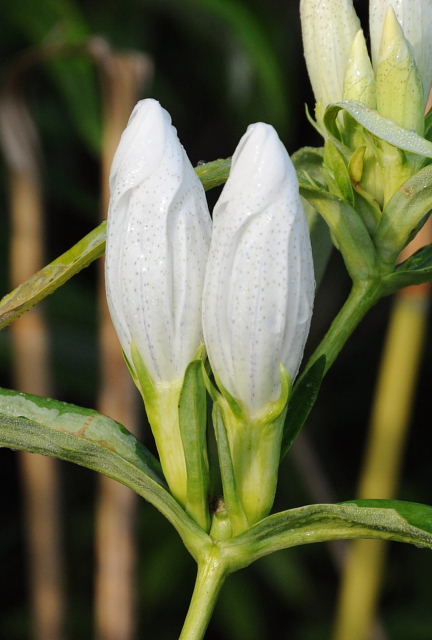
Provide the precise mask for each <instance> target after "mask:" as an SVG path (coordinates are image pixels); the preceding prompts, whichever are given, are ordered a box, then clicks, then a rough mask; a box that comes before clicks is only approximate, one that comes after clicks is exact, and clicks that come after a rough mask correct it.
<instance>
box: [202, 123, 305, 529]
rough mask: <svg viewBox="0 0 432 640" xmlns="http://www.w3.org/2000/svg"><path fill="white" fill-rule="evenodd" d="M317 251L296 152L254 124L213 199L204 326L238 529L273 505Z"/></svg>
mask: <svg viewBox="0 0 432 640" xmlns="http://www.w3.org/2000/svg"><path fill="white" fill-rule="evenodd" d="M313 298H314V274H313V263H312V252H311V245H310V238H309V231H308V228H307V223H306V218H305V214H304V211H303V208H302V205H301V201H300V196H299V191H298V182H297V177H296V173H295V170H294V167H293V165H292V162H291V160H290V158H289V156H288V154H287V152H286V150H285V148H284V146H283V145H282V143H281V141H280V140H279V138H278V136H277V134H276V132H275V130H274V129H273V127H271V126H269V125H266V124H263V123H257V124H255V125H251V126H250V127H249V128H248V130H247V132H246V134H245V135H244V136H243V138H242V139H241V140H240V143H239V145H238V147H237V149H236V151H235V153H234V155H233V159H232V167H231V172H230V176H229V178H228V181H227V183H226V185H225V187H224V189H223V191H222V194H221V196H220V198H219V200H218V202H217V204H216V206H215V209H214V215H213V235H212V242H211V247H210V253H209V260H208V264H207V269H206V279H205V285H204V294H203V329H204V338H205V344H206V348H207V353H208V356H209V360H210V364H211V367H212V370H213V373H214V375H215V379H216V382H217V385H218V387H219V391H220V393H218V392H214V393H213V395H214V398H215V400H216V409H215V416H214V417H215V427H216V435H217V438H218V446H219V457H220V463H221V472H222V481H223V482H224V496H225V502H226V506H227V508H228V512H229V514H230V517H231V523H232V526H233V530H234V532H238V531H239V530H241V529H244V528H246V527H247V526H248V525H250V524H252V523H253V522H256V521H257V520H259V519H260V518H262V517H263V516H264V515H265V514H267V513H268V512H269V510H270V509H271V506H272V504H273V500H274V495H275V490H276V482H277V473H278V467H279V457H280V445H281V437H282V428H283V417H284V411H285V409H286V405H287V401H288V396H289V390H290V387H291V382H292V380H293V379H294V377H295V376H296V374H297V371H298V368H299V364H300V361H301V358H302V354H303V349H304V344H305V341H306V337H307V335H308V331H309V324H310V319H311V314H312V306H313Z"/></svg>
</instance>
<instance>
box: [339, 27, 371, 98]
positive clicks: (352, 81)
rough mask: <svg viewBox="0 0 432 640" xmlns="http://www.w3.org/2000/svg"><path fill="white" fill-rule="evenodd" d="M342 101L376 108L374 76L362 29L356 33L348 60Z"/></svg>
mask: <svg viewBox="0 0 432 640" xmlns="http://www.w3.org/2000/svg"><path fill="white" fill-rule="evenodd" d="M343 100H356V101H357V102H362V103H363V104H365V105H366V106H367V107H370V108H371V109H375V108H376V91H375V74H374V71H373V69H372V63H371V61H370V58H369V53H368V50H367V46H366V40H365V37H364V34H363V31H362V29H360V30H359V31H357V34H356V37H355V38H354V40H353V43H352V47H351V52H350V55H349V58H348V62H347V66H346V70H345V79H344V89H343Z"/></svg>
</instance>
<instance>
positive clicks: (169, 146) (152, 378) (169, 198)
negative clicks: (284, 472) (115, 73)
mask: <svg viewBox="0 0 432 640" xmlns="http://www.w3.org/2000/svg"><path fill="white" fill-rule="evenodd" d="M210 233H211V221H210V215H209V211H208V207H207V202H206V198H205V194H204V190H203V187H202V185H201V183H200V181H199V179H198V177H197V175H196V173H195V171H194V169H193V167H192V165H191V163H190V162H189V160H188V157H187V155H186V153H185V151H184V149H183V147H182V146H181V144H180V142H179V140H178V138H177V133H176V130H175V128H174V127H173V126H172V125H171V118H170V116H169V114H168V113H167V112H166V111H165V110H164V109H162V107H161V106H160V105H159V103H158V102H156V101H155V100H143V101H141V102H139V103H138V104H137V106H136V107H135V109H134V111H133V113H132V116H131V118H130V120H129V124H128V126H127V128H126V130H125V131H124V133H123V136H122V138H121V141H120V144H119V147H118V149H117V152H116V155H115V158H114V162H113V166H112V171H111V203H110V208H109V213H108V233H107V246H106V287H107V297H108V304H109V308H110V312H111V317H112V320H113V323H114V326H115V328H116V330H117V334H118V336H119V339H120V343H121V345H122V348H123V351H124V353H125V355H126V358H127V360H128V363H129V366H130V368H131V371H132V375H133V376H134V379H135V382H136V384H137V386H138V388H139V389H140V391H141V393H142V396H143V399H144V402H145V405H146V410H147V415H148V418H149V422H150V425H151V427H152V430H153V435H154V437H155V441H156V445H157V448H158V452H159V456H160V460H161V464H162V468H163V471H164V474H165V477H166V479H167V482H168V484H169V486H170V489H171V491H172V493H173V494H174V495H175V497H176V498H177V499H178V500H179V501H180V502H181V503H182V504H184V505H185V504H186V503H187V500H188V496H187V474H186V464H185V457H184V452H183V443H182V438H181V433H180V426H179V414H178V404H179V398H180V391H181V387H182V383H183V378H184V374H185V371H186V368H187V366H188V364H189V363H190V362H191V361H192V360H193V359H194V358H195V357H196V356H197V352H198V351H199V349H200V347H201V345H202V330H201V300H202V287H203V281H204V273H205V264H206V261H207V255H208V248H209V244H210Z"/></svg>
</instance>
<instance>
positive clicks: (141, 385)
mask: <svg viewBox="0 0 432 640" xmlns="http://www.w3.org/2000/svg"><path fill="white" fill-rule="evenodd" d="M198 355H203V351H202V350H200V353H199V354H198ZM131 360H132V362H129V361H128V359H127V358H126V362H127V363H128V367H129V370H130V372H131V375H132V377H133V379H134V381H135V384H136V385H137V387H138V389H139V390H140V392H141V395H142V397H143V400H144V404H145V408H146V413H147V417H148V420H149V423H150V426H151V429H152V432H153V436H154V439H155V443H156V447H157V450H158V454H159V459H160V463H161V466H162V470H163V472H164V475H165V478H166V481H167V483H168V486H169V488H170V490H171V493H172V494H173V496H174V497H175V498H176V499H177V500H178V502H180V504H181V505H182V506H183V507H184V509H185V510H186V511H187V513H189V515H191V516H192V517H193V518H194V520H195V521H196V522H197V524H199V525H200V527H201V528H202V529H203V530H204V531H208V530H209V528H210V515H209V509H208V485H209V468H208V466H209V465H208V458H207V436H206V428H207V426H206V418H207V407H206V390H205V386H204V379H203V373H202V367H203V363H202V360H194V361H192V362H191V363H190V364H189V366H188V367H187V369H186V372H185V375H184V378H183V379H179V380H174V381H170V382H155V381H154V380H152V378H151V376H150V375H149V373H148V371H147V368H146V366H145V364H144V362H143V359H142V357H141V354H140V352H139V350H138V348H137V346H136V344H135V343H134V342H132V344H131Z"/></svg>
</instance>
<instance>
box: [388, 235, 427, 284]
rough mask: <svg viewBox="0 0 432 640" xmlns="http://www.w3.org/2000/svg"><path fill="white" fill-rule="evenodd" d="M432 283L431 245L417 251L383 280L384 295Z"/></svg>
mask: <svg viewBox="0 0 432 640" xmlns="http://www.w3.org/2000/svg"><path fill="white" fill-rule="evenodd" d="M423 282H432V245H429V246H427V247H423V248H422V249H419V251H417V252H416V253H415V254H414V255H412V256H411V257H410V258H408V260H405V262H402V264H400V265H399V266H398V267H397V268H396V269H395V271H393V273H391V274H390V275H388V276H386V277H385V278H384V279H383V285H384V293H385V294H386V295H388V294H390V293H394V292H395V291H397V290H398V289H402V288H403V287H409V286H410V285H413V284H422V283H423Z"/></svg>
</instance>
